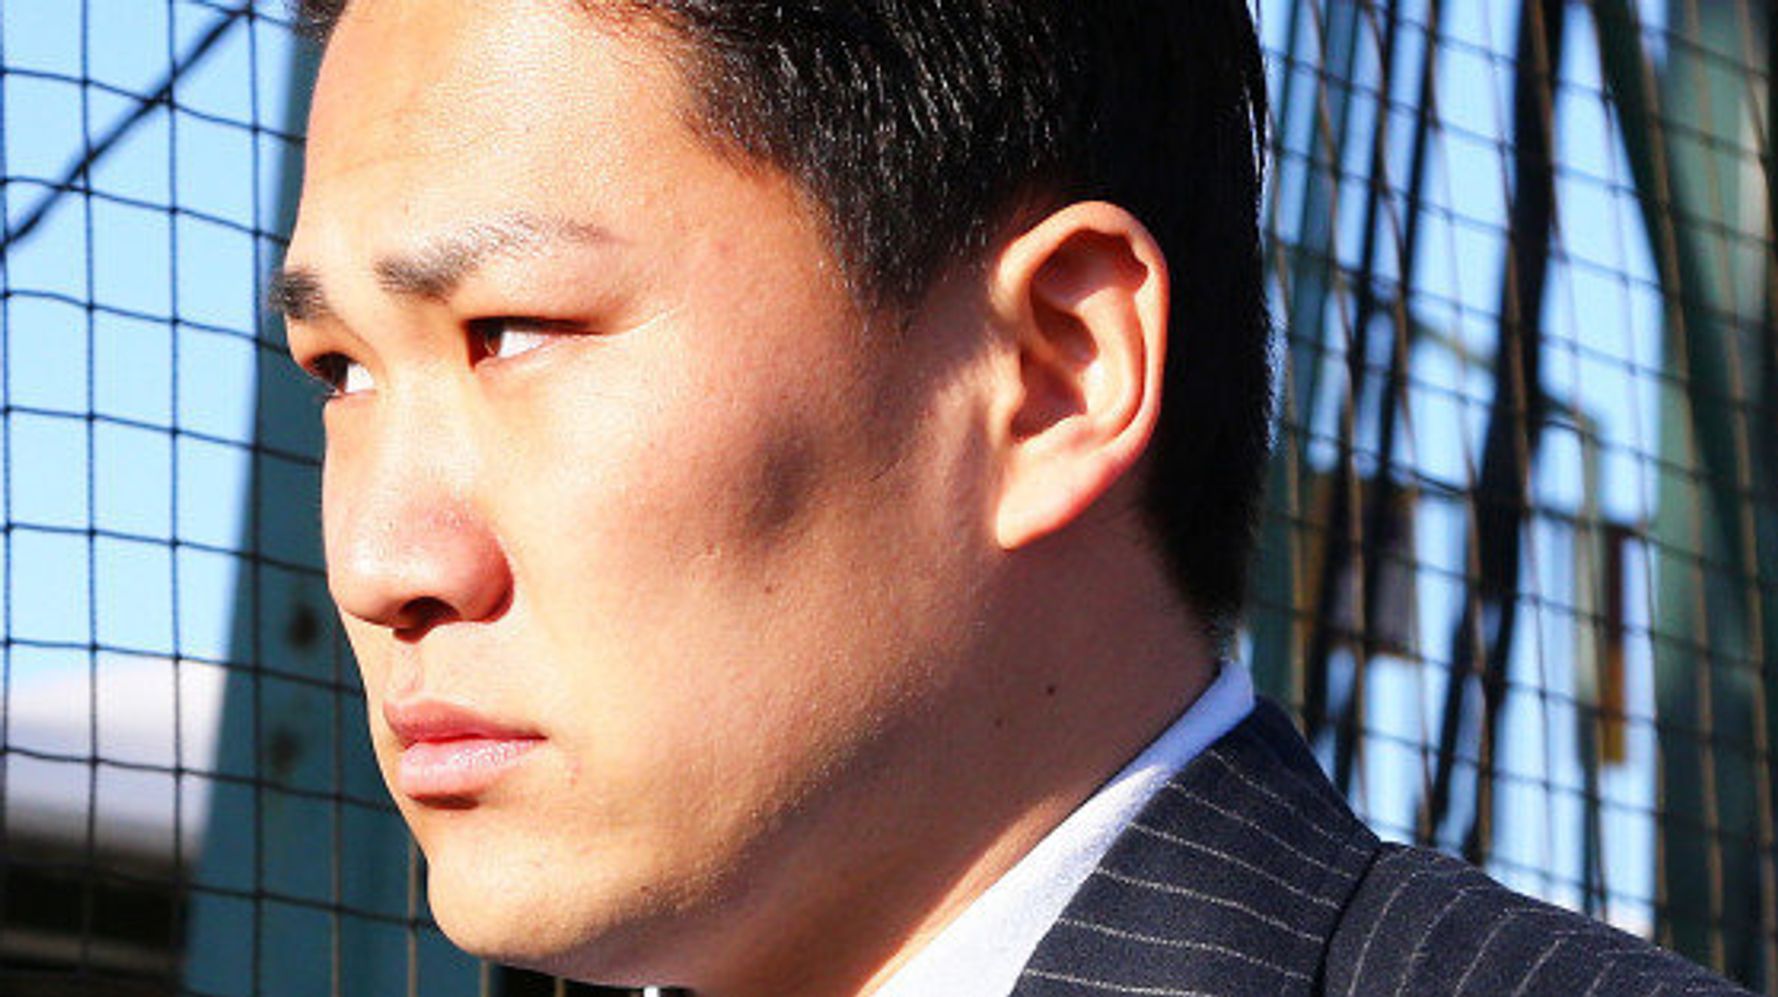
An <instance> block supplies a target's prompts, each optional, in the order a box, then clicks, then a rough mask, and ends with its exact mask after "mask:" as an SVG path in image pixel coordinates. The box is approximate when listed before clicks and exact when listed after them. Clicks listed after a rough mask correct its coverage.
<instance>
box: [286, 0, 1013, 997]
mask: <svg viewBox="0 0 1778 997" xmlns="http://www.w3.org/2000/svg"><path fill="white" fill-rule="evenodd" d="M581 8H582V5H577V4H567V3H560V2H553V0H503V2H499V3H493V2H487V3H482V2H475V3H448V4H441V3H431V2H425V0H356V2H355V3H354V4H353V5H352V7H351V9H350V10H349V11H348V13H347V15H346V17H345V19H344V21H343V23H342V24H341V25H340V27H339V29H338V31H337V32H336V34H335V35H334V36H333V39H332V41H331V43H330V48H329V52H328V55H327V57H326V61H325V65H324V67H323V70H322V74H321V78H320V82H319V85H318V88H317V92H316V95H315V104H314V116H313V121H312V127H311V132H310V137H309V150H308V157H309V158H308V165H307V176H306V181H305V186H304V193H303V201H302V209H301V214H300V220H299V224H298V227H297V231H296V233H295V235H294V238H293V241H292V244H291V248H290V252H289V255H288V258H287V261H286V273H285V276H284V278H283V291H282V292H281V296H282V298H283V300H284V303H285V305H286V308H287V310H288V311H289V312H290V318H291V322H290V341H291V346H292V351H293V353H294V355H295V356H296V358H297V360H298V361H299V362H300V363H302V364H303V365H304V366H305V367H307V368H308V369H310V370H311V371H313V372H315V373H316V374H317V375H318V376H320V377H322V378H323V379H325V380H327V381H328V382H329V384H330V385H331V386H332V388H333V389H334V390H333V396H332V398H331V399H330V400H329V402H328V404H327V408H326V413H325V417H324V418H325V421H326V426H327V440H328V443H327V457H326V471H325V479H324V480H325V484H324V520H325V535H326V544H327V559H328V570H329V580H330V585H331V588H332V591H333V593H334V596H335V598H336V600H337V602H338V604H339V608H340V611H341V614H342V616H343V618H344V620H345V623H346V628H347V631H348V633H349V635H350V638H351V642H352V646H353V649H354V651H355V653H356V655H357V658H358V661H359V664H360V666H361V668H362V670H363V676H364V685H365V689H366V694H367V699H368V708H369V722H370V728H371V733H372V738H373V741H374V744H375V747H376V752H377V757H378V759H379V762H380V765H381V767H382V769H383V773H384V775H385V777H386V779H387V781H388V783H389V787H390V789H391V792H392V793H393V795H394V797H395V799H396V802H397V803H398V805H399V806H400V809H401V811H402V813H403V814H404V815H405V817H406V818H407V820H408V822H409V823H410V824H411V826H412V828H413V831H414V833H415V835H416V836H417V838H418V840H419V842H420V844H421V846H422V847H423V849H424V851H425V853H426V855H427V858H428V859H429V868H430V883H429V886H430V896H431V901H432V904H433V908H434V911H435V913H436V915H437V917H438V918H439V921H440V923H441V925H442V926H443V927H444V928H445V930H446V932H447V933H448V934H449V935H450V936H451V937H452V938H453V939H455V940H456V941H457V942H458V943H459V944H462V945H463V946H465V947H466V948H468V949H470V950H472V951H475V952H478V953H481V954H486V955H491V956H494V957H497V958H503V959H507V960H510V961H515V962H524V963H530V964H534V965H538V966H543V967H546V968H551V969H556V970H564V971H571V972H588V973H615V974H617V975H620V976H621V975H626V974H632V973H633V974H648V973H651V972H655V971H656V970H658V969H659V967H658V966H654V965H650V964H649V959H651V958H653V955H652V954H653V953H658V952H661V951H668V950H672V951H707V952H710V953H711V955H710V958H711V959H712V960H715V959H718V958H720V956H721V954H720V951H719V950H720V948H721V947H722V946H730V947H732V946H735V945H745V944H751V943H754V942H758V941H759V939H751V940H750V939H748V938H746V937H745V931H744V930H740V929H737V928H736V927H735V926H736V925H737V924H749V923H758V924H759V925H760V926H761V927H760V930H761V931H767V930H770V928H771V926H773V925H775V924H779V923H780V921H778V920H775V918H777V917H778V913H779V912H782V911H785V910H787V909H789V908H793V907H796V906H798V905H806V906H809V907H814V906H817V905H818V904H819V902H821V897H822V891H823V890H828V889H839V888H840V885H839V884H838V882H837V881H838V880H841V879H845V878H846V876H836V875H834V874H833V871H832V870H833V869H834V868H836V867H839V868H847V869H852V870H855V872H853V873H849V874H847V875H850V876H853V877H854V878H859V879H867V878H868V877H869V875H871V870H873V869H876V868H879V867H881V868H885V869H887V868H893V867H894V866H895V865H896V864H897V862H898V861H899V858H898V855H897V850H898V849H899V848H902V847H904V846H903V845H902V844H900V843H899V842H900V836H898V835H897V834H896V833H894V832H895V830H896V828H895V825H894V823H893V821H894V818H893V817H892V816H886V813H887V811H888V810H889V809H890V804H888V803H886V802H884V800H885V798H888V799H890V800H892V799H893V797H894V794H895V787H894V785H893V779H894V778H895V775H894V773H896V772H897V771H898V769H900V768H905V766H902V765H901V760H902V759H905V757H907V756H909V755H911V754H915V753H917V752H919V751H922V750H930V749H929V748H928V747H920V745H924V744H928V743H929V741H930V735H931V727H932V726H933V724H934V723H935V722H936V721H935V719H934V718H935V717H937V716H938V715H939V714H941V713H942V705H941V704H942V701H943V696H942V691H943V690H944V689H946V688H947V687H948V686H950V685H952V684H953V683H955V682H956V681H957V672H958V669H959V665H958V664H957V663H958V662H960V661H962V660H965V659H966V658H967V657H968V655H969V650H968V648H969V643H970V641H971V640H972V639H973V638H972V637H971V634H972V633H973V632H974V629H975V628H972V627H971V626H970V616H971V613H972V612H973V609H972V607H971V605H970V600H969V598H968V597H967V593H969V592H971V591H973V590H974V588H975V587H976V586H977V585H978V583H979V580H980V578H981V576H982V575H983V572H984V571H985V570H986V567H985V565H986V562H987V560H988V558H989V555H988V554H986V553H984V552H985V551H988V550H990V549H991V547H992V544H991V543H990V541H989V539H988V538H987V537H986V536H985V535H984V530H985V527H984V525H983V523H982V522H981V520H982V518H983V517H982V516H981V515H980V510H981V508H982V505H983V497H982V494H981V489H980V488H979V487H978V484H977V483H978V482H979V481H980V480H981V479H982V477H983V475H982V471H981V468H980V466H979V457H978V456H977V453H976V449H975V447H974V446H973V445H972V444H971V442H970V441H971V440H972V439H973V436H974V434H975V433H976V432H977V430H978V429H979V427H980V426H982V425H984V424H985V423H986V417H985V415H984V414H983V413H982V412H981V411H979V406H978V404H977V402H976V401H975V400H974V399H975V397H976V396H975V395H973V394H972V393H971V392H969V391H967V390H960V389H959V386H960V385H964V384H966V383H967V382H968V379H969V377H970V376H971V374H970V371H971V369H972V365H973V364H974V363H975V362H976V361H975V359H974V355H973V354H972V353H971V351H970V348H969V346H968V343H969V342H970V338H969V337H968V336H959V335H956V334H952V335H940V334H939V333H940V331H942V330H940V329H938V328H936V326H939V325H943V324H945V323H946V322H948V321H950V319H949V318H946V316H951V317H953V318H954V317H955V315H956V314H957V309H954V308H952V309H950V310H948V311H947V310H946V309H947V308H949V306H943V305H933V306H929V307H927V308H926V309H924V310H923V311H922V312H921V313H920V314H918V315H916V317H915V320H914V321H913V323H912V324H911V326H908V327H905V328H904V327H903V324H902V323H901V322H900V321H896V322H890V321H887V320H884V319H881V318H879V317H877V316H873V315H871V314H869V313H867V312H865V311H862V310H860V308H858V307H857V306H856V305H855V304H854V301H853V299H852V298H851V296H849V295H848V293H847V292H846V290H845V287H844V284H843V282H842V280H841V277H840V274H839V272H838V267H837V264H836V262H835V258H834V254H833V253H832V251H831V250H830V249H829V246H828V241H827V237H826V235H825V234H824V231H823V228H822V226H821V224H820V223H819V221H818V220H817V218H816V217H815V215H814V214H813V213H812V212H811V211H810V210H809V209H808V207H807V205H806V203H805V201H804V200H803V198H802V195H801V194H800V193H799V191H798V190H797V189H796V188H795V187H794V185H793V184H792V183H791V182H790V181H789V180H787V179H786V178H784V177H783V176H781V175H780V174H779V173H778V172H776V171H774V170H772V169H770V168H767V167H764V166H760V165H757V164H750V163H746V162H743V161H741V160H740V159H739V158H738V157H737V156H735V155H732V154H728V153H724V152H722V151H719V150H717V149H715V148H713V147H712V145H711V144H710V143H709V142H708V141H707V140H705V139H704V138H702V137H700V136H699V135H698V134H697V133H696V131H695V130H694V128H693V127H692V126H691V125H689V124H688V122H689V121H690V120H691V114H690V113H689V110H688V108H689V107H690V106H691V102H692V100H693V97H692V95H691V94H690V93H689V92H688V91H687V88H686V86H685V84H684V83H683V81H682V79H681V76H680V74H679V73H678V71H677V70H676V68H675V66H674V64H673V63H672V62H671V61H670V60H669V58H668V57H667V55H666V53H667V51H668V48H667V47H666V46H665V45H664V44H663V42H662V41H661V39H660V38H659V37H658V36H657V34H656V32H655V30H654V29H652V28H649V27H647V26H645V25H638V24H626V25H623V26H621V27H618V26H614V25H612V24H610V23H606V21H605V20H602V19H601V18H600V17H599V16H596V15H589V14H588V13H587V12H585V11H584V10H582V9H581ZM960 307H961V306H960ZM845 885H846V887H847V888H855V887H857V886H858V883H857V882H851V883H847V884H845ZM748 918H752V920H751V921H750V920H748ZM684 968H685V967H684V965H683V964H681V965H677V966H676V967H675V969H678V970H682V969H684Z"/></svg>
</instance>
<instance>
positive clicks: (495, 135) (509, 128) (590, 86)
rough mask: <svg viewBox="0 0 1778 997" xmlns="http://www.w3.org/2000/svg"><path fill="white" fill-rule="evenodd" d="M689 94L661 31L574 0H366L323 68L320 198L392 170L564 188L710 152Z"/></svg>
mask: <svg viewBox="0 0 1778 997" xmlns="http://www.w3.org/2000/svg"><path fill="white" fill-rule="evenodd" d="M684 106H685V101H684V86H683V83H682V81H681V79H680V76H679V74H678V72H677V71H676V70H675V69H674V67H673V66H672V64H671V61H670V59H669V58H668V55H667V46H666V45H665V44H664V43H663V42H662V41H661V39H660V38H659V35H658V32H656V31H654V30H652V29H647V28H645V27H643V26H641V25H639V24H633V23H630V22H628V21H626V22H625V23H624V24H623V25H622V26H621V27H619V26H617V25H616V24H615V23H614V22H613V20H612V19H611V18H609V17H596V16H589V14H588V12H587V10H586V9H585V8H584V7H583V6H582V4H580V3H578V2H574V0H452V2H449V3H439V2H437V0H357V2H355V3H353V4H352V5H351V6H350V7H349V8H348V10H347V12H346V14H345V15H344V17H343V18H342V19H341V21H340V23H339V25H338V26H337V27H336V29H335V31H334V32H333V35H332V37H331V40H330V42H329V45H328V50H327V54H326V57H325V59H324V61H323V64H322V69H321V74H320V77H319V79H318V81H317V84H316V90H315V97H314V105H313V109H312V113H311V120H310V132H309V157H308V164H307V174H306V176H307V181H308V188H309V189H308V190H306V191H305V195H306V196H305V199H306V200H308V199H312V198H313V196H314V195H316V194H318V193H320V194H329V195H331V194H333V193H336V192H337V191H336V188H340V187H344V188H350V187H351V186H352V185H353V184H354V183H361V184H364V185H366V186H372V187H374V186H375V183H376V181H377V180H379V179H388V174H391V173H400V174H403V176H402V177H401V180H402V182H403V183H404V184H408V185H411V186H412V187H413V188H414V191H413V192H414V194H415V196H419V197H423V196H424V191H425V190H426V189H430V188H435V187H445V188H448V187H451V186H452V185H457V184H462V185H471V186H473V185H479V186H482V187H486V188H495V187H499V186H505V187H506V188H507V189H508V190H521V189H522V190H533V191H542V192H548V191H553V190H560V189H562V188H564V187H567V186H572V181H573V179H574V178H575V177H586V176H597V175H601V174H602V175H607V176H608V175H611V174H613V173H615V172H619V171H624V170H627V169H634V168H636V167H637V166H638V163H637V162H636V160H638V158H640V157H641V156H642V153H644V152H646V153H648V154H649V157H648V158H660V157H663V156H675V155H690V154H693V153H695V152H696V151H697V150H696V149H694V148H693V146H694V144H695V137H694V136H693V135H692V133H691V129H690V128H688V127H687V126H686V124H685V121H686V116H685V115H684V114H683V113H682V111H683V108H684ZM589 167H590V169H589ZM342 181H343V182H342ZM462 194H463V191H461V190H458V191H454V192H452V193H451V196H453V197H461V196H462Z"/></svg>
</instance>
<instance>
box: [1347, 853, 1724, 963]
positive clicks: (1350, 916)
mask: <svg viewBox="0 0 1778 997" xmlns="http://www.w3.org/2000/svg"><path fill="white" fill-rule="evenodd" d="M1326 973H1327V975H1326V992H1327V993H1328V994H1369V993H1400V994H1425V995H1431V994H1464V993H1467V994H1524V995H1549V997H1586V995H1593V994H1598V995H1606V994H1674V995H1678V994H1710V995H1729V994H1744V993H1746V991H1744V990H1741V989H1740V988H1738V987H1735V986H1733V985H1731V984H1729V983H1728V982H1726V981H1724V980H1722V979H1720V978H1718V977H1716V976H1713V975H1711V974H1710V973H1708V972H1706V971H1704V970H1703V969H1701V968H1699V967H1697V966H1695V965H1693V964H1692V963H1690V962H1687V961H1686V960H1684V959H1682V958H1680V957H1678V956H1676V955H1673V954H1672V953H1669V952H1666V951H1664V950H1662V949H1660V948H1657V947H1656V946H1654V945H1651V944H1650V943H1648V942H1646V941H1643V940H1642V939H1640V938H1635V937H1633V936H1631V935H1627V934H1625V933H1623V932H1621V931H1618V930H1616V929H1614V928H1611V927H1609V926H1607V925H1605V924H1601V923H1600V922H1598V921H1594V920H1592V919H1591V918H1587V917H1583V916H1581V915H1579V914H1575V913H1573V912H1570V911H1566V910H1562V909H1560V908H1557V907H1553V906H1551V905H1549V904H1546V903H1543V902H1541V901H1538V900H1533V899H1531V898H1530V897H1526V896H1523V895H1521V894H1518V893H1514V892H1513V891H1511V890H1509V889H1507V888H1506V887H1504V886H1502V885H1500V884H1499V883H1496V882H1495V881H1494V880H1492V879H1490V878H1488V877H1487V876H1486V875H1485V874H1483V873H1482V872H1481V871H1480V870H1478V869H1476V868H1475V867H1474V866H1471V865H1469V864H1467V863H1465V862H1461V861H1458V860H1457V859H1453V858H1450V857H1449V856H1445V855H1440V854H1438V853H1436V852H1430V851H1426V850H1423V849H1418V848H1408V847H1404V846H1401V845H1385V846H1383V848H1382V849H1381V850H1380V851H1379V853H1378V854H1377V858H1376V860H1375V861H1374V862H1373V863H1372V865H1371V867H1370V869H1369V870H1368V872H1367V873H1366V875H1365V877H1364V879H1363V880H1362V881H1361V882H1360V884H1359V886H1358V889H1357V890H1356V891H1355V892H1354V893H1353V895H1352V897H1351V900H1350V902H1349V903H1348V905H1347V907H1346V911H1345V914H1344V916H1343V917H1342V918H1341V922H1340V927H1339V930H1338V931H1337V932H1336V933H1335V935H1334V937H1333V939H1332V940H1331V942H1330V944H1329V947H1328V952H1327V964H1326Z"/></svg>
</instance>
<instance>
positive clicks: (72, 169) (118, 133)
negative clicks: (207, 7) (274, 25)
mask: <svg viewBox="0 0 1778 997" xmlns="http://www.w3.org/2000/svg"><path fill="white" fill-rule="evenodd" d="M252 9H253V2H252V0H246V2H244V3H242V4H241V6H239V7H236V8H234V9H233V10H230V11H228V12H226V13H224V14H223V15H222V17H221V19H220V20H218V21H217V22H216V23H215V24H213V25H211V26H210V30H208V31H206V32H204V34H203V36H202V37H201V38H199V39H198V40H197V41H196V42H195V43H193V44H192V46H191V48H190V49H189V50H188V51H187V52H186V53H185V56H184V58H182V59H180V60H179V61H178V62H176V63H174V65H173V68H172V69H171V70H169V71H168V72H167V78H166V79H165V80H163V81H162V82H161V85H160V86H159V87H157V88H156V89H155V91H154V92H153V93H152V94H150V95H149V96H147V97H144V98H142V102H141V103H140V104H138V105H136V107H135V108H134V109H132V110H131V111H130V112H129V113H128V114H125V115H124V116H123V117H122V118H121V119H119V120H118V122H117V123H116V124H114V125H112V126H111V129H110V130H109V131H107V132H106V133H105V134H104V136H103V137H101V138H100V139H99V140H98V141H97V142H94V143H92V145H90V146H88V147H87V148H86V149H85V150H83V152H82V153H81V155H80V157H79V158H78V159H76V160H75V161H74V162H73V163H72V164H70V165H69V167H68V169H67V171H66V172H64V173H63V174H62V178H61V179H60V180H58V181H56V183H55V184H54V185H53V186H51V187H50V189H49V192H48V193H46V194H44V195H43V197H42V198H41V199H40V200H39V201H38V202H37V204H36V205H35V206H33V207H32V208H31V210H30V211H28V212H27V213H26V214H25V217H24V219H23V220H22V221H20V222H19V224H18V226H17V227H16V228H9V229H7V230H6V233H5V236H4V238H0V256H4V255H5V254H6V253H8V252H10V251H12V249H13V248H14V247H16V246H17V245H18V244H19V243H21V242H23V241H24V240H25V239H27V238H29V237H30V235H31V233H33V232H35V231H36V230H37V228H38V227H39V226H41V225H42V224H43V220H44V219H45V218H48V217H49V213H50V212H51V211H54V210H55V207H56V205H57V204H59V203H60V202H61V200H62V198H64V197H66V196H68V195H69V194H73V193H78V192H80V191H82V190H84V189H85V188H84V187H83V185H82V184H81V178H82V177H85V176H87V175H88V174H89V173H91V171H92V169H93V167H95V166H97V165H98V164H99V162H100V161H102V160H103V159H104V158H105V157H106V156H107V155H109V154H110V153H111V151H112V150H113V149H115V148H117V146H118V145H119V144H120V143H122V142H123V140H124V139H125V138H127V137H129V134H130V132H131V131H133V130H134V129H135V128H136V126H137V125H140V124H141V123H142V122H143V121H146V120H148V117H149V116H150V115H152V114H153V113H154V112H155V111H157V110H159V109H160V108H162V107H171V106H172V103H173V90H174V88H175V87H177V86H178V85H179V79H180V77H182V76H184V75H185V73H186V72H187V71H188V70H190V69H191V68H192V67H193V66H196V65H197V64H198V63H200V62H202V61H203V59H204V57H205V56H207V55H209V54H210V51H211V50H212V49H214V48H215V47H216V44H217V43H218V42H220V41H222V39H223V38H224V37H226V36H227V35H228V32H229V30H230V29H231V28H233V27H234V26H235V25H236V24H239V23H240V22H241V20H242V19H243V18H245V17H246V16H247V14H248V13H250V12H251V11H252Z"/></svg>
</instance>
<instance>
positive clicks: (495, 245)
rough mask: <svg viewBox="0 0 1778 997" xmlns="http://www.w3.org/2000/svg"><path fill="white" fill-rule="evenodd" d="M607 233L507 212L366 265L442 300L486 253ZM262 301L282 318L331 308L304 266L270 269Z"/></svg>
mask: <svg viewBox="0 0 1778 997" xmlns="http://www.w3.org/2000/svg"><path fill="white" fill-rule="evenodd" d="M611 238H612V237H611V234H610V233H609V232H608V231H606V230H605V229H603V228H601V227H599V226H597V225H590V224H587V223H585V222H575V221H569V220H567V219H563V218H539V217H536V216H532V215H509V216H506V217H503V218H497V219H494V220H491V221H484V222H476V223H474V224H471V225H467V226H465V227H463V228H461V229H459V230H457V231H455V232H452V233H449V234H447V235H443V236H439V237H437V238H433V239H430V240H428V241H427V242H425V243H424V244H422V245H421V246H420V247H419V248H418V249H416V250H414V251H413V252H411V253H404V254H398V255H393V256H385V257H383V258H382V259H379V260H377V261H376V263H375V264H374V265H373V267H372V271H373V272H374V273H375V275H376V279H377V286H378V287H381V288H382V289H383V290H384V291H385V292H387V293H389V294H393V295H396V296H398V297H404V298H420V299H423V300H426V301H443V300H445V299H446V298H449V297H450V296H451V294H452V293H453V292H455V291H456V289H457V288H458V287H460V286H461V285H462V283H463V281H464V280H466V279H467V278H468V277H469V276H470V275H471V274H473V273H474V272H475V271H476V270H478V269H480V268H481V267H482V266H484V265H485V264H486V263H487V262H488V261H489V260H490V259H493V258H496V257H507V258H512V257H523V256H531V255H536V254H538V253H540V252H542V251H543V250H544V249H545V248H546V247H548V246H550V245H551V244H554V243H558V242H577V243H581V244H583V245H592V244H597V243H603V242H609V241H611ZM266 303H267V305H268V306H269V307H271V308H273V309H274V310H276V311H278V312H281V313H283V315H284V317H285V318H287V319H290V320H293V321H298V322H311V321H317V320H320V319H324V318H328V317H330V316H332V315H333V314H334V312H333V309H332V307H331V306H330V305H329V304H328V301H327V294H326V291H325V290H324V288H323V286H322V282H321V277H320V275H319V274H318V273H316V272H315V271H314V270H312V269H310V268H308V267H304V266H284V267H279V268H278V269H277V270H276V271H274V272H273V274H272V277H271V281H270V283H269V284H268V286H267V289H266Z"/></svg>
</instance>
